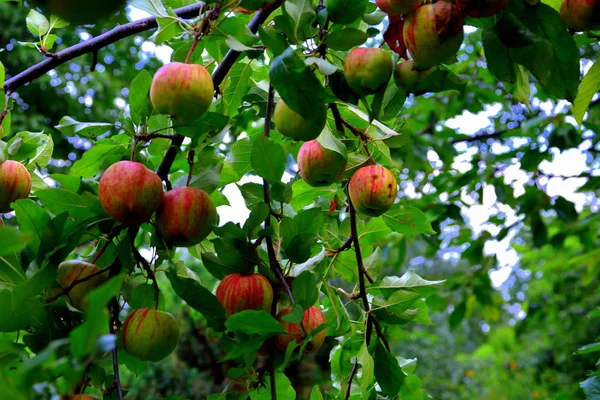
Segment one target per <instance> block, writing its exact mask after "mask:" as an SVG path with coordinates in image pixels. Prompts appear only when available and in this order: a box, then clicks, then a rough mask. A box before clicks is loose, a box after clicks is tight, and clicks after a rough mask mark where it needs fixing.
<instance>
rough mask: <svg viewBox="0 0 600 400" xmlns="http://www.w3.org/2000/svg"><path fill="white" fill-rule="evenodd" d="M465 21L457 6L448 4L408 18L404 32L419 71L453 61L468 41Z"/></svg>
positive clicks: (429, 7) (428, 6)
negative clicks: (464, 41)
mask: <svg viewBox="0 0 600 400" xmlns="http://www.w3.org/2000/svg"><path fill="white" fill-rule="evenodd" d="M463 26H464V20H463V17H462V16H461V14H460V11H459V10H458V8H457V7H456V6H454V5H453V4H451V3H447V2H445V1H442V0H440V1H438V2H437V3H433V4H426V5H424V6H421V7H419V8H417V9H416V10H415V12H414V13H412V14H410V15H409V16H408V19H407V20H406V23H405V24H404V28H403V38H404V44H405V45H406V48H407V49H408V51H409V52H410V55H411V56H412V58H413V59H414V60H415V61H416V63H417V67H418V68H419V69H426V68H429V67H432V66H434V65H437V64H440V63H442V62H444V61H447V60H449V59H450V58H451V57H452V56H453V55H455V54H456V52H457V51H458V49H459V48H460V45H461V43H462V41H463V38H464V33H463Z"/></svg>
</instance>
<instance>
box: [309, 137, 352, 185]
mask: <svg viewBox="0 0 600 400" xmlns="http://www.w3.org/2000/svg"><path fill="white" fill-rule="evenodd" d="M346 164H347V161H346V158H345V157H344V156H342V155H341V154H340V153H338V152H336V151H333V150H329V149H326V148H325V147H323V146H321V143H319V141H318V140H316V139H315V140H311V141H308V142H304V144H303V145H302V147H300V151H299V152H298V169H299V170H300V176H301V177H302V179H304V181H305V182H306V183H308V184H309V185H310V186H314V187H319V186H328V185H331V184H332V183H335V182H337V181H339V180H340V178H341V177H342V174H343V173H344V171H345V170H346Z"/></svg>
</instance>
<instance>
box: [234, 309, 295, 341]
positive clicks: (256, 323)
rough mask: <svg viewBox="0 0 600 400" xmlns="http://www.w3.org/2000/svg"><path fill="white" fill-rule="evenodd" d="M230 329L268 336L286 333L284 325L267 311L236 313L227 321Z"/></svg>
mask: <svg viewBox="0 0 600 400" xmlns="http://www.w3.org/2000/svg"><path fill="white" fill-rule="evenodd" d="M225 326H226V327H227V330H228V331H231V332H238V331H239V332H244V333H246V334H248V335H260V336H263V337H268V336H272V335H276V334H278V333H285V329H283V325H281V323H279V321H277V320H276V319H275V318H274V317H273V316H272V315H271V314H269V313H268V312H266V311H262V310H261V311H255V310H246V311H241V312H239V313H235V314H233V315H232V316H230V317H229V318H227V322H226V323H225Z"/></svg>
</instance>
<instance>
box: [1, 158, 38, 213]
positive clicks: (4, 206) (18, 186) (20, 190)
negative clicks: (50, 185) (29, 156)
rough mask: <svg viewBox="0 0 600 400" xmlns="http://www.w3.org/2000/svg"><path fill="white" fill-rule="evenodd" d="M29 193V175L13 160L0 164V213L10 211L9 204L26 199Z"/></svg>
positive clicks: (25, 169) (21, 165)
mask: <svg viewBox="0 0 600 400" xmlns="http://www.w3.org/2000/svg"><path fill="white" fill-rule="evenodd" d="M30 192H31V174H29V171H27V168H25V166H24V165H23V164H21V163H20V162H17V161H13V160H6V161H4V162H3V163H0V213H3V212H9V211H11V208H10V203H12V202H13V201H16V200H19V199H26V198H27V196H29V193H30Z"/></svg>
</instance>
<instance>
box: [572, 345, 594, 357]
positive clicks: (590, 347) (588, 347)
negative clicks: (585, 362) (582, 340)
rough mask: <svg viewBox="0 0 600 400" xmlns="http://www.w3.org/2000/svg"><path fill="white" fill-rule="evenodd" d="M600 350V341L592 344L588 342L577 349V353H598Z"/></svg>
mask: <svg viewBox="0 0 600 400" xmlns="http://www.w3.org/2000/svg"><path fill="white" fill-rule="evenodd" d="M599 351H600V343H592V344H588V345H585V346H583V347H580V348H579V349H577V351H576V352H575V354H577V355H580V354H589V353H597V352H599Z"/></svg>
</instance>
